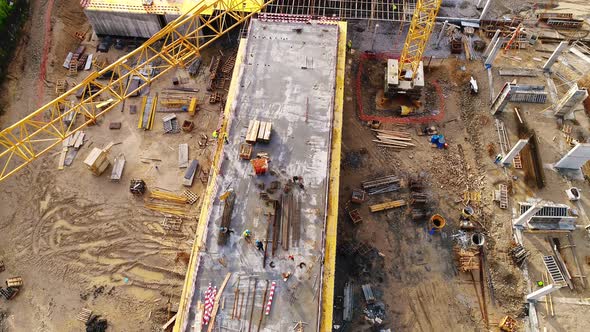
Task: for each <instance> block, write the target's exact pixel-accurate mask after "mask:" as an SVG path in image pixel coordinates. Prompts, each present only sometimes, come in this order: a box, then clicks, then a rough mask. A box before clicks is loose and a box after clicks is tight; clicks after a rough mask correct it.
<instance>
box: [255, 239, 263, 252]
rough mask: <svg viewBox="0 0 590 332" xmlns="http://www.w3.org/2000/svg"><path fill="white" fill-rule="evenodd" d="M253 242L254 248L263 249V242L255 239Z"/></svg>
mask: <svg viewBox="0 0 590 332" xmlns="http://www.w3.org/2000/svg"><path fill="white" fill-rule="evenodd" d="M255 244H256V249H258V250H260V251H263V250H264V244H262V241H260V240H256V242H255Z"/></svg>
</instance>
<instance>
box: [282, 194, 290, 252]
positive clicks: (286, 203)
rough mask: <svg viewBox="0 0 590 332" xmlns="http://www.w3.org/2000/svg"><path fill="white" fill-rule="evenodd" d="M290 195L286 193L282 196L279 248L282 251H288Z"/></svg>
mask: <svg viewBox="0 0 590 332" xmlns="http://www.w3.org/2000/svg"><path fill="white" fill-rule="evenodd" d="M292 197H293V195H292V193H287V194H285V195H283V196H282V200H283V202H282V204H281V212H282V216H283V217H282V218H281V219H282V220H281V246H282V247H283V250H289V228H290V226H289V221H290V219H291V205H292V199H291V198H292Z"/></svg>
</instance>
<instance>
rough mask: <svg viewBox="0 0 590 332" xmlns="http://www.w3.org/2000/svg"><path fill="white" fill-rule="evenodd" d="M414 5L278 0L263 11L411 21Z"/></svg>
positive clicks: (395, 0)
mask: <svg viewBox="0 0 590 332" xmlns="http://www.w3.org/2000/svg"><path fill="white" fill-rule="evenodd" d="M415 8H416V0H276V1H274V2H273V3H271V4H270V5H268V6H267V7H266V9H265V10H264V11H265V12H267V13H272V14H290V15H312V16H324V17H338V18H341V19H344V20H374V21H394V22H409V21H410V20H411V18H412V14H413V12H414V9H415Z"/></svg>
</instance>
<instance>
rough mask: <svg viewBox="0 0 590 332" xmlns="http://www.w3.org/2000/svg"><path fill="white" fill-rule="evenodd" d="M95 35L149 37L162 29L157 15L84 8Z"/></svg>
mask: <svg viewBox="0 0 590 332" xmlns="http://www.w3.org/2000/svg"><path fill="white" fill-rule="evenodd" d="M84 13H85V14H86V17H88V21H89V22H90V24H91V25H92V28H93V29H94V31H95V32H96V34H97V35H111V36H121V37H142V38H150V37H151V36H152V35H154V34H155V33H156V32H158V31H160V29H162V25H161V23H160V20H159V19H158V15H154V14H135V13H117V12H109V11H98V10H87V9H85V10H84Z"/></svg>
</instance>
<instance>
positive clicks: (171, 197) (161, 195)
mask: <svg viewBox="0 0 590 332" xmlns="http://www.w3.org/2000/svg"><path fill="white" fill-rule="evenodd" d="M150 198H151V199H158V200H162V201H166V202H172V203H179V204H186V203H188V198H187V197H186V196H185V195H177V194H173V193H169V192H165V191H160V190H152V191H151V192H150Z"/></svg>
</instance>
